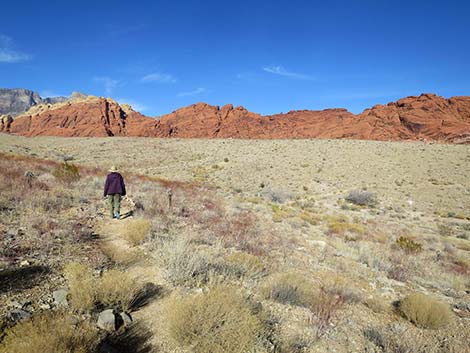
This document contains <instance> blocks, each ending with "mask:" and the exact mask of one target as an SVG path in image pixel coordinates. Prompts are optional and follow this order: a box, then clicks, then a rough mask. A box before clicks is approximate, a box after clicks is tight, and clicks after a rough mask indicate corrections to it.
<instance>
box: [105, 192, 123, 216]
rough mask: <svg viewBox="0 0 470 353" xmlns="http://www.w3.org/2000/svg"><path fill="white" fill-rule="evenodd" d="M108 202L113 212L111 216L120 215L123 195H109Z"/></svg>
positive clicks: (110, 210)
mask: <svg viewBox="0 0 470 353" xmlns="http://www.w3.org/2000/svg"><path fill="white" fill-rule="evenodd" d="M108 202H109V212H110V214H111V218H117V219H119V217H120V215H121V214H120V212H121V195H120V194H112V195H108Z"/></svg>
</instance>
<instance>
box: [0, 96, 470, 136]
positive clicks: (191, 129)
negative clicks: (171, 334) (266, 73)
mask: <svg viewBox="0 0 470 353" xmlns="http://www.w3.org/2000/svg"><path fill="white" fill-rule="evenodd" d="M3 120H5V119H3ZM3 120H2V123H1V125H0V131H3V132H9V133H13V134H18V135H24V136H40V135H50V136H89V137H99V136H145V137H178V138H246V139H251V138H259V139H272V138H348V139H365V140H379V141H388V140H392V141H403V140H425V141H436V142H445V143H470V97H469V96H461V97H452V98H449V99H446V98H443V97H440V96H437V95H435V94H422V95H420V96H410V97H406V98H402V99H400V100H398V101H396V102H391V103H388V104H386V105H375V106H373V107H372V108H370V109H366V110H364V111H363V112H362V113H361V114H358V115H355V114H352V113H351V112H349V111H347V110H346V109H325V110H320V111H313V110H298V111H290V112H288V113H285V114H275V115H270V116H262V115H260V114H257V113H253V112H250V111H248V110H247V109H245V108H244V107H234V106H233V105H231V104H228V105H225V106H223V107H218V106H212V105H209V104H206V103H197V104H193V105H190V106H188V107H184V108H181V109H178V110H176V111H174V112H172V113H170V114H167V115H164V116H161V117H160V118H159V119H155V118H150V117H146V116H144V115H142V114H140V113H138V112H136V111H134V110H132V108H131V107H129V106H126V105H119V103H117V102H115V101H113V100H112V99H109V98H101V97H85V98H84V97H81V98H80V99H76V100H70V101H67V102H64V103H60V104H55V105H42V106H37V107H33V108H32V109H31V110H30V111H28V112H27V113H26V114H24V115H22V116H20V117H17V118H15V120H14V121H11V119H6V120H5V121H3Z"/></svg>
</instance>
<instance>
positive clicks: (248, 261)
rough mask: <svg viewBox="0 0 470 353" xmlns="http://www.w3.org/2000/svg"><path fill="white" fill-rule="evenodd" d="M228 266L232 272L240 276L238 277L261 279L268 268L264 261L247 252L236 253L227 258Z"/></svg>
mask: <svg viewBox="0 0 470 353" xmlns="http://www.w3.org/2000/svg"><path fill="white" fill-rule="evenodd" d="M225 262H226V265H228V267H229V268H230V271H231V272H234V273H236V274H238V277H251V278H255V277H259V276H261V275H262V274H263V273H264V272H265V270H266V267H265V265H264V263H263V261H262V260H261V259H260V258H259V257H258V256H255V255H252V254H248V253H246V252H241V251H239V252H235V253H232V254H230V255H228V256H227V257H226V258H225Z"/></svg>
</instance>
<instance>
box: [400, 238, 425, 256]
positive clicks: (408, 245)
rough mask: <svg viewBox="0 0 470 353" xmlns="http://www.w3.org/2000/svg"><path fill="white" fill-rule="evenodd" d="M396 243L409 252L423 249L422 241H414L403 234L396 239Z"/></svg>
mask: <svg viewBox="0 0 470 353" xmlns="http://www.w3.org/2000/svg"><path fill="white" fill-rule="evenodd" d="M396 244H397V245H398V247H399V248H400V249H402V250H405V251H407V252H413V253H416V252H419V251H421V250H422V249H423V246H422V245H421V244H420V243H418V242H416V241H414V240H413V239H410V238H407V237H403V236H402V237H400V238H398V239H397V240H396Z"/></svg>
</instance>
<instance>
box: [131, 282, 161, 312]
mask: <svg viewBox="0 0 470 353" xmlns="http://www.w3.org/2000/svg"><path fill="white" fill-rule="evenodd" d="M162 295H163V287H162V286H159V285H156V284H154V283H151V282H148V283H146V284H145V285H144V287H143V288H142V289H141V290H140V291H139V292H138V293H137V295H136V296H135V297H134V299H133V300H132V303H131V305H130V309H131V311H135V310H137V309H139V308H142V307H143V306H146V305H147V304H149V303H150V302H151V301H152V300H154V299H157V298H159V297H161V296H162Z"/></svg>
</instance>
